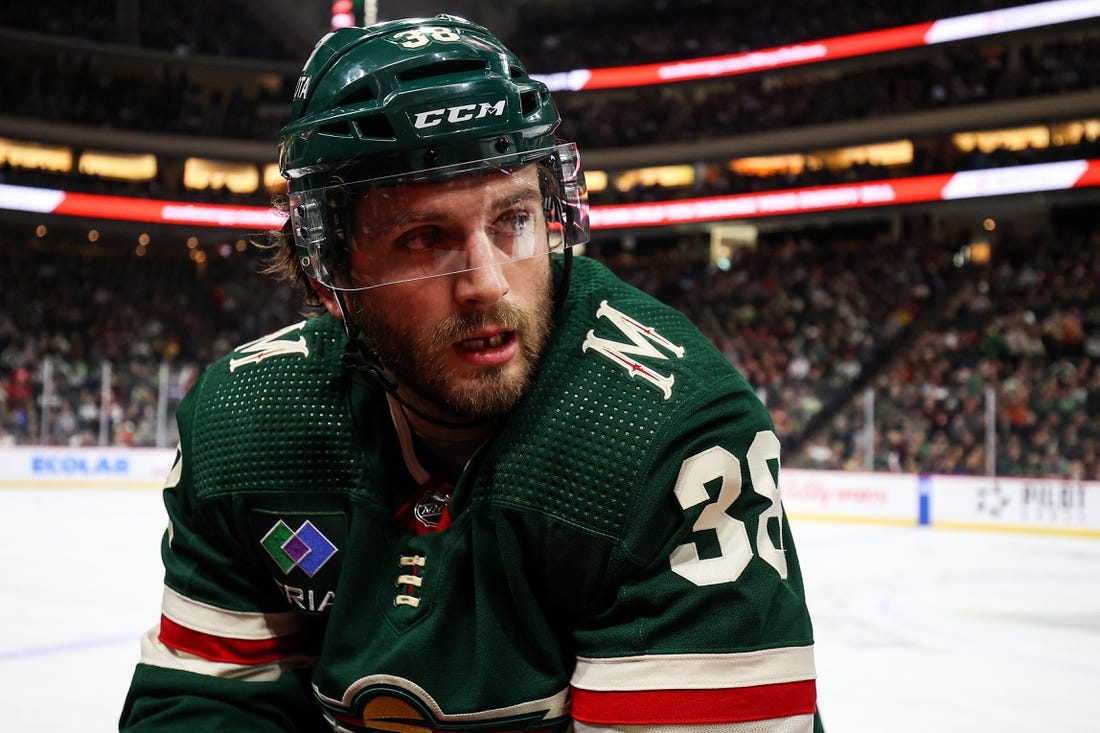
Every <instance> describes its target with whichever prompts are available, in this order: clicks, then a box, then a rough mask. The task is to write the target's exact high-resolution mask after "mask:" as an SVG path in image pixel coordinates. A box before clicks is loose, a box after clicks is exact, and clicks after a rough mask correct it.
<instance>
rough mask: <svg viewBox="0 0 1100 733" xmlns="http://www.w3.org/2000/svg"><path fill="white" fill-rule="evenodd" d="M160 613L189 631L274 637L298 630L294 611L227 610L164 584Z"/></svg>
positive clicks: (234, 635)
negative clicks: (200, 600)
mask: <svg viewBox="0 0 1100 733" xmlns="http://www.w3.org/2000/svg"><path fill="white" fill-rule="evenodd" d="M161 613H163V614H164V615H165V617H167V618H168V619H170V620H172V621H174V622H176V623H177V624H179V625H180V626H183V627H185V628H188V629H190V630H192V631H198V632H200V633H203V634H210V635H212V636H220V637H225V638H231V639H247V640H261V639H274V638H276V637H280V636H290V635H291V634H294V633H296V632H297V631H298V618H297V616H295V614H294V612H293V611H283V612H279V613H260V612H249V611H229V610H226V609H224V608H218V607H217V606H211V605H209V604H206V603H201V602H199V601H196V600H193V599H191V598H188V597H186V596H184V595H181V594H179V593H177V592H176V591H174V590H172V589H171V588H169V587H167V586H165V588H164V600H163V601H162V603H161Z"/></svg>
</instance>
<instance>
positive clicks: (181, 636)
mask: <svg viewBox="0 0 1100 733" xmlns="http://www.w3.org/2000/svg"><path fill="white" fill-rule="evenodd" d="M159 638H160V641H161V643H162V644H164V645H165V646H168V647H171V648H172V649H176V650H178V651H181V652H187V653H188V654H194V655H195V656H197V657H202V658H203V659H206V660H209V661H211V662H227V663H230V664H266V663H268V662H275V661H278V660H279V659H282V658H283V657H286V656H289V655H291V654H294V653H295V652H297V651H298V636H297V634H292V635H290V636H276V637H272V638H270V639H231V638H229V637H226V636H215V635H213V634H204V633H202V632H200V631H195V630H193V629H189V628H187V627H186V626H181V625H180V624H177V623H176V622H175V621H173V620H172V619H170V618H168V617H167V616H163V615H162V616H161V617H160V636H159Z"/></svg>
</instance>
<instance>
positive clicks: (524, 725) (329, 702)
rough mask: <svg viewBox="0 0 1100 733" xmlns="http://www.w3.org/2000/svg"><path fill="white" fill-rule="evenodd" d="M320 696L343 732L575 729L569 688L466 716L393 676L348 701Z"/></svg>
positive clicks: (370, 682) (369, 683)
mask: <svg viewBox="0 0 1100 733" xmlns="http://www.w3.org/2000/svg"><path fill="white" fill-rule="evenodd" d="M383 678H384V680H383ZM317 694H318V699H319V700H320V701H321V703H322V705H323V706H324V708H325V716H326V717H327V718H329V719H330V722H331V723H333V724H334V726H337V730H343V731H349V732H350V731H376V732H380V731H387V732H389V733H393V732H394V731H401V732H402V733H438V732H440V731H467V732H468V733H565V731H567V730H569V729H570V728H569V718H568V717H567V716H566V710H567V709H568V706H567V703H566V701H567V700H568V697H567V694H566V693H565V692H562V693H560V694H558V695H555V696H553V697H550V698H547V699H544V700H533V701H530V702H525V703H520V704H518V705H513V706H510V707H508V708H506V709H501V710H486V711H483V712H472V713H463V714H460V715H448V714H447V713H445V712H444V711H442V710H441V709H440V707H439V704H438V703H437V702H436V701H435V700H433V699H432V698H431V696H430V695H428V694H427V693H426V692H425V691H424V690H423V689H421V688H420V687H419V686H418V685H415V684H413V683H412V682H409V681H408V680H404V679H402V678H400V677H392V676H390V675H378V676H377V677H376V678H369V677H368V678H364V679H361V680H359V681H358V682H356V683H355V684H354V685H352V686H351V688H349V689H348V690H347V692H346V693H345V694H344V700H334V699H331V698H327V697H325V696H324V695H321V693H320V692H318V693H317Z"/></svg>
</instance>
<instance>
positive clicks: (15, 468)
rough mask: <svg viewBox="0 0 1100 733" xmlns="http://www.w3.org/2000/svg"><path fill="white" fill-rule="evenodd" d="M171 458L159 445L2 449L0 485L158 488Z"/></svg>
mask: <svg viewBox="0 0 1100 733" xmlns="http://www.w3.org/2000/svg"><path fill="white" fill-rule="evenodd" d="M174 457H175V451H174V450H165V449H161V448H51V447H44V446H43V447H30V446H27V447H15V448H4V449H0V488H13V489H23V488H27V489H29V488H38V487H47V488H93V487H94V488H120V489H121V488H157V487H159V486H162V485H163V484H164V478H165V476H167V475H168V471H169V469H171V467H172V460H173V458H174Z"/></svg>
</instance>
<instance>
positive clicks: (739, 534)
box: [669, 430, 787, 585]
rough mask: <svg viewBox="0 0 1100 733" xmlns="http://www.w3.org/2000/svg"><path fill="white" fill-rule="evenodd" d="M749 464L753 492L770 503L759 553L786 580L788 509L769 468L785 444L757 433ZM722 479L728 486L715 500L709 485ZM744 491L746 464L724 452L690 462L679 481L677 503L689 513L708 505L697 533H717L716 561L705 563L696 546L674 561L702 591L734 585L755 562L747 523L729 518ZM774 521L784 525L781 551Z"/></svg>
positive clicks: (685, 547) (717, 449)
mask: <svg viewBox="0 0 1100 733" xmlns="http://www.w3.org/2000/svg"><path fill="white" fill-rule="evenodd" d="M745 458H746V460H747V461H748V464H749V477H750V478H751V480H752V488H753V491H755V492H756V493H757V494H759V495H760V496H762V497H764V498H765V499H767V500H768V501H769V505H768V508H767V509H765V510H764V511H763V512H762V513H761V514H760V519H759V523H758V524H757V527H756V542H755V545H756V553H757V554H758V555H759V556H760V559H762V560H764V561H765V562H766V563H768V564H769V565H771V566H772V567H773V568H775V570H776V572H778V573H779V576H780V577H781V578H784V579H786V577H787V557H786V555H785V554H784V552H783V547H782V537H783V526H782V522H783V505H782V504H781V503H780V500H779V487H778V486H776V485H775V480H774V479H773V478H772V473H771V470H769V468H768V461H769V460H776V461H778V460H779V439H778V438H777V437H776V436H775V433H773V432H772V431H770V430H762V431H760V432H759V433H757V434H756V437H755V438H753V441H752V445H751V446H750V447H749V451H748V454H747V455H746V456H745ZM716 479H721V482H722V483H721V487H720V488H719V490H718V495H717V496H716V497H715V498H714V499H713V500H712V499H711V497H710V494H708V493H707V489H706V484H708V483H710V482H711V481H714V480H716ZM741 488H742V487H741V461H740V460H739V459H738V458H737V456H735V455H733V454H732V453H730V452H729V451H728V450H726V449H725V448H722V447H721V446H714V447H713V448H708V449H707V450H705V451H703V452H702V453H697V454H696V455H694V456H691V457H690V458H688V459H687V460H685V461H684V464H683V465H682V466H681V467H680V475H679V476H677V478H676V488H675V494H676V499H677V500H678V501H679V502H680V507H681V508H682V509H683V510H684V511H687V510H688V509H691V508H692V507H695V506H698V505H699V504H704V503H705V504H706V506H705V507H704V508H703V511H702V513H701V514H700V515H699V518H698V519H697V520H695V524H694V525H693V526H692V529H693V530H694V531H695V532H701V531H704V530H713V531H714V532H715V534H716V536H717V538H718V548H719V550H720V552H719V553H718V555H717V556H715V557H707V558H702V557H700V556H699V548H698V547H697V546H696V544H695V542H694V541H690V542H685V543H684V544H682V545H680V546H679V547H677V548H676V549H675V550H673V551H672V554H671V555H670V557H669V562H670V564H671V565H672V570H673V572H675V573H677V574H679V575H682V576H683V577H685V578H687V579H688V580H690V581H691V582H692V583H695V584H696V585H717V584H718V583H732V582H734V581H735V580H737V579H738V578H739V577H740V576H741V573H743V572H744V571H745V568H746V567H748V564H749V561H750V560H752V557H753V543H752V542H751V541H750V539H749V532H748V529H747V528H746V527H745V523H744V522H742V521H741V520H740V519H736V518H734V517H731V516H730V515H729V514H728V513H727V510H728V509H729V508H730V507H731V506H733V503H734V502H735V501H737V498H738V497H739V496H741ZM773 517H774V518H775V520H776V521H777V522H778V523H779V537H780V545H779V546H778V547H777V546H776V545H775V544H774V543H773V542H772V540H771V537H770V536H769V534H768V523H769V520H770V519H772V518H773Z"/></svg>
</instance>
